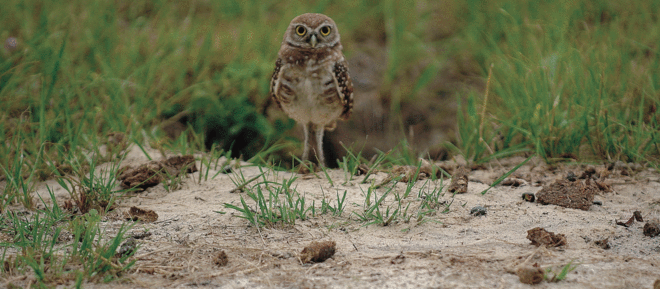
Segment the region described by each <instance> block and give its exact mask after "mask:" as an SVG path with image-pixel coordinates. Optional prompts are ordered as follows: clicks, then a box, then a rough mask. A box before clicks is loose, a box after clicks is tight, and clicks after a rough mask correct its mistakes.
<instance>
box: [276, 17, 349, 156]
mask: <svg viewBox="0 0 660 289" xmlns="http://www.w3.org/2000/svg"><path fill="white" fill-rule="evenodd" d="M342 48H343V47H342V45H341V42H340V36H339V31H338V30H337V26H336V24H335V22H334V21H333V20H332V19H331V18H330V17H328V16H325V15H322V14H313V13H308V14H303V15H300V16H298V17H296V18H294V19H293V20H292V21H291V23H290V24H289V27H288V28H287V31H286V32H285V33H284V38H283V40H282V46H281V47H280V51H279V53H278V59H277V61H276V62H275V70H274V71H273V75H272V77H271V81H270V97H271V98H272V100H273V101H275V102H276V103H277V105H278V106H279V107H280V108H281V109H282V110H283V111H284V112H285V113H286V114H287V115H288V116H289V117H291V118H292V119H294V120H295V121H296V122H298V123H300V124H302V125H303V127H304V133H305V147H304V149H303V159H304V160H306V159H307V156H308V155H309V154H308V152H309V148H310V146H309V145H308V141H309V132H310V130H314V134H315V139H316V143H317V146H318V147H317V150H316V154H317V156H318V158H319V162H320V163H321V164H322V165H323V164H324V159H323V147H322V140H323V131H324V130H326V129H327V130H332V129H334V127H335V126H336V122H337V120H338V119H340V120H346V119H348V118H349V117H350V115H351V112H352V109H353V83H352V81H351V78H350V76H349V74H348V64H347V63H346V60H345V59H344V54H343V53H342Z"/></svg>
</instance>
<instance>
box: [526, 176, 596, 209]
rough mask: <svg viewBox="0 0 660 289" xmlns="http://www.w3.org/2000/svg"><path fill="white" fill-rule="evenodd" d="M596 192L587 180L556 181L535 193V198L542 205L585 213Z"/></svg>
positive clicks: (594, 187) (594, 186)
mask: <svg viewBox="0 0 660 289" xmlns="http://www.w3.org/2000/svg"><path fill="white" fill-rule="evenodd" d="M597 191H598V187H596V185H594V184H592V183H591V181H589V180H587V181H585V182H582V181H575V182H571V181H567V180H558V181H556V182H554V183H552V184H550V185H548V186H545V187H543V189H541V191H539V192H538V193H536V198H538V202H539V203H541V204H543V205H547V204H552V205H557V206H561V207H565V208H572V209H580V210H584V211H587V210H589V208H590V207H591V205H592V204H593V200H594V194H596V192H597Z"/></svg>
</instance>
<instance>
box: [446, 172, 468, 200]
mask: <svg viewBox="0 0 660 289" xmlns="http://www.w3.org/2000/svg"><path fill="white" fill-rule="evenodd" d="M467 174H468V171H467V169H466V168H465V167H459V168H458V169H457V170H456V171H455V172H454V175H453V176H452V178H451V183H450V184H449V192H451V193H456V194H464V193H466V192H467V189H468V175H467Z"/></svg>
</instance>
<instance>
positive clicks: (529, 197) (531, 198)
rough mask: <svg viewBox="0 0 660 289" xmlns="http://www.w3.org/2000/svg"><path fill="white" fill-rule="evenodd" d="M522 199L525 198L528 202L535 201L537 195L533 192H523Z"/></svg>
mask: <svg viewBox="0 0 660 289" xmlns="http://www.w3.org/2000/svg"><path fill="white" fill-rule="evenodd" d="M522 199H523V200H524V201H527V202H530V203H533V202H534V200H536V197H535V196H534V194H532V193H523V194H522Z"/></svg>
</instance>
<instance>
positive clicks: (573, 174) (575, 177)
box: [566, 172, 577, 182]
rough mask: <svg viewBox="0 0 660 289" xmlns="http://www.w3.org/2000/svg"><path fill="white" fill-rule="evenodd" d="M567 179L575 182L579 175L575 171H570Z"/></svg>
mask: <svg viewBox="0 0 660 289" xmlns="http://www.w3.org/2000/svg"><path fill="white" fill-rule="evenodd" d="M566 179H567V180H569V181H571V182H575V181H576V180H577V176H576V175H575V173H574V172H568V174H566Z"/></svg>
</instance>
